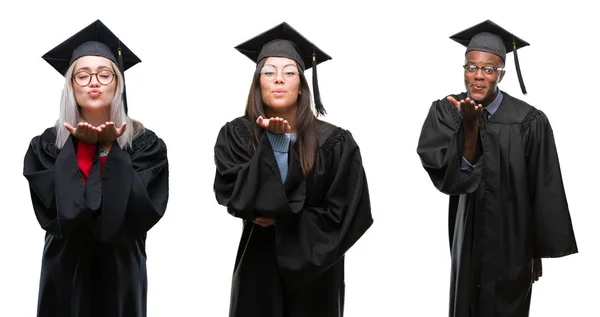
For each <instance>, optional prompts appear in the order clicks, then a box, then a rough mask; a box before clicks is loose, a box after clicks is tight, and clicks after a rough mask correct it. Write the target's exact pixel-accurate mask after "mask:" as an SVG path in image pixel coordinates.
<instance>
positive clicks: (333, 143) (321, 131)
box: [316, 120, 356, 151]
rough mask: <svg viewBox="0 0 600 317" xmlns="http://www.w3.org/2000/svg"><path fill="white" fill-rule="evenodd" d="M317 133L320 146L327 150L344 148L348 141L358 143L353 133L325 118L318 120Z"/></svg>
mask: <svg viewBox="0 0 600 317" xmlns="http://www.w3.org/2000/svg"><path fill="white" fill-rule="evenodd" d="M316 128H317V133H318V138H319V148H320V149H322V150H325V151H333V150H335V149H342V150H343V148H344V145H346V144H347V143H351V144H354V145H355V144H356V142H355V141H354V138H353V137H352V133H351V132H350V131H349V130H346V129H344V128H342V127H338V126H336V125H334V124H331V123H329V122H326V121H323V120H317V126H316Z"/></svg>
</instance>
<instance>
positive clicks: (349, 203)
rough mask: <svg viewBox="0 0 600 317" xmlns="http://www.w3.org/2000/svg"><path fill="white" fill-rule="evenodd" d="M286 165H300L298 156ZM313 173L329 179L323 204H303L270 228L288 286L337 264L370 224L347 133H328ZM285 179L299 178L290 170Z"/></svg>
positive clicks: (356, 154)
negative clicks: (298, 210)
mask: <svg viewBox="0 0 600 317" xmlns="http://www.w3.org/2000/svg"><path fill="white" fill-rule="evenodd" d="M290 161H291V162H294V164H295V165H299V162H298V156H297V155H293V156H291V157H290ZM314 173H315V174H317V175H319V174H321V175H327V178H329V179H331V183H330V185H329V187H328V188H324V189H325V190H324V191H325V195H324V199H323V201H321V202H319V203H312V204H309V203H306V202H305V204H304V206H303V208H302V210H301V211H300V212H299V213H298V214H296V215H294V216H293V217H292V218H291V219H285V220H286V221H283V222H278V223H276V225H275V236H276V240H275V248H276V254H277V262H278V265H279V272H280V274H281V276H282V277H283V279H284V281H286V282H287V284H288V286H290V287H295V286H297V285H301V284H303V283H304V282H306V281H309V280H310V279H313V278H315V277H317V276H318V275H320V274H321V273H323V272H324V271H325V270H327V269H329V268H330V267H331V266H333V265H334V264H336V263H337V262H338V261H339V260H340V259H341V258H342V257H343V256H344V254H345V253H346V252H347V251H348V250H349V249H350V248H351V247H352V246H353V245H354V244H355V243H356V242H357V241H358V240H359V239H360V238H361V236H362V235H363V234H364V233H365V232H366V231H367V230H368V229H369V228H370V227H371V225H372V224H373V218H372V215H371V203H370V198H369V189H368V184H367V177H366V174H365V170H364V168H363V165H362V158H361V155H360V149H359V147H358V145H357V144H356V142H355V140H354V138H353V137H352V134H351V133H350V132H349V131H347V130H343V129H341V128H336V129H335V130H334V131H333V132H332V134H331V136H330V137H329V139H328V140H327V142H325V144H324V145H323V146H322V148H321V149H320V150H319V156H318V157H317V162H316V164H315V171H314ZM290 177H298V178H300V177H302V174H301V173H292V171H290V174H289V176H288V178H290ZM317 196H320V195H319V194H317Z"/></svg>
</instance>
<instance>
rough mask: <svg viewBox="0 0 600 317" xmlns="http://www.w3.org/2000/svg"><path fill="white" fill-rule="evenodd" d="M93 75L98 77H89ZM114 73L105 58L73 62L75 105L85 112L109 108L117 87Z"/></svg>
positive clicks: (90, 57)
mask: <svg viewBox="0 0 600 317" xmlns="http://www.w3.org/2000/svg"><path fill="white" fill-rule="evenodd" d="M94 73H96V74H98V75H90V74H94ZM114 73H115V71H114V69H113V68H112V65H111V63H110V60H109V59H107V58H105V57H101V56H83V57H80V58H79V59H78V60H77V61H76V62H75V68H74V71H73V79H72V82H73V90H74V92H75V100H76V101H77V104H78V105H79V106H81V108H83V110H87V111H94V110H100V109H102V110H107V109H106V108H110V104H111V102H112V100H113V97H114V96H115V91H116V87H117V77H116V75H113V74H114ZM111 78H112V81H111V80H110V79H111ZM88 81H89V82H88ZM109 81H110V83H109ZM86 82H88V83H87V85H86V84H85V83H86ZM78 83H79V84H78ZM81 84H83V85H84V86H81Z"/></svg>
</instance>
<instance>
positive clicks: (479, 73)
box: [465, 51, 504, 107]
mask: <svg viewBox="0 0 600 317" xmlns="http://www.w3.org/2000/svg"><path fill="white" fill-rule="evenodd" d="M466 64H467V65H475V66H478V67H480V69H477V70H476V71H474V72H470V71H469V70H467V69H465V88H466V89H467V91H468V92H469V95H470V96H471V99H473V100H475V102H476V103H478V104H479V103H480V104H482V105H483V106H484V107H485V106H487V105H489V104H490V103H491V102H492V101H494V99H495V98H496V94H497V91H496V87H497V86H498V83H499V82H500V81H502V77H504V70H497V71H493V72H492V73H491V74H489V73H486V72H485V71H484V70H483V69H481V67H483V66H493V67H501V66H502V59H501V58H500V56H498V55H495V54H492V53H488V52H482V51H470V52H468V53H467V55H466Z"/></svg>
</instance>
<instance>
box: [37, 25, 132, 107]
mask: <svg viewBox="0 0 600 317" xmlns="http://www.w3.org/2000/svg"><path fill="white" fill-rule="evenodd" d="M82 56H102V57H105V58H108V59H109V60H111V61H113V62H114V63H115V64H117V65H118V66H119V70H120V71H121V74H122V75H123V80H124V79H125V71H126V70H127V69H129V68H130V67H132V66H133V65H135V64H137V63H139V62H141V60H140V59H139V58H138V57H137V56H135V54H134V53H133V52H132V51H131V50H130V49H129V48H128V47H127V46H125V44H123V43H122V42H121V41H120V40H119V38H118V37H117V36H116V35H115V34H114V33H113V32H111V31H110V30H109V29H108V28H107V27H106V25H104V23H102V22H101V21H100V20H96V21H94V22H93V23H92V24H90V25H88V26H87V27H85V28H84V29H82V30H81V31H79V32H77V33H76V34H75V35H73V36H71V37H70V38H68V39H67V40H65V41H64V42H62V43H60V44H59V45H58V46H56V47H55V48H53V49H51V50H50V51H48V53H46V54H44V56H42V58H43V59H44V60H46V61H47V62H48V63H49V64H50V65H52V67H54V69H56V70H57V71H58V72H59V73H60V74H61V75H63V76H65V73H66V72H67V69H69V67H70V66H71V64H72V63H73V62H74V61H75V60H77V59H78V58H80V57H82ZM115 56H116V58H115ZM123 87H125V83H123ZM123 106H124V108H125V113H127V98H126V95H125V90H123Z"/></svg>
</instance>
